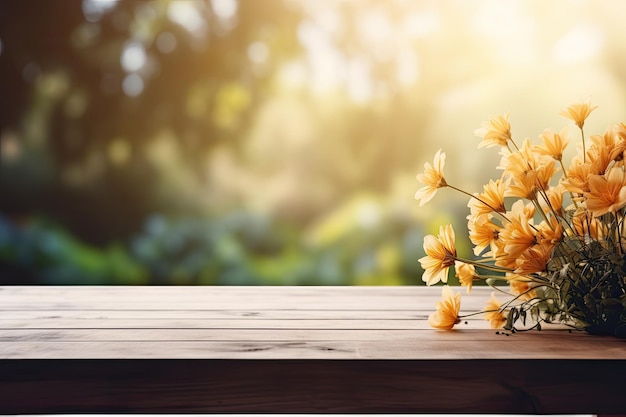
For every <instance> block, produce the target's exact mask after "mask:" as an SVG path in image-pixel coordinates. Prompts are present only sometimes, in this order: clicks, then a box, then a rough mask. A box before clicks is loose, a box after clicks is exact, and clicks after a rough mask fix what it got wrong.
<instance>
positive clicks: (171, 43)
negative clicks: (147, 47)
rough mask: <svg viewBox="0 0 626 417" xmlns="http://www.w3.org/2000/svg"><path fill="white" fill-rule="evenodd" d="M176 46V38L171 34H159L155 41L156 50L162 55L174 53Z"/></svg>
mask: <svg viewBox="0 0 626 417" xmlns="http://www.w3.org/2000/svg"><path fill="white" fill-rule="evenodd" d="M177 44H178V42H177V41H176V36H174V34H173V33H172V32H161V33H159V36H157V39H156V46H157V49H158V50H159V51H160V52H162V53H164V54H169V53H172V52H174V49H176V45H177Z"/></svg>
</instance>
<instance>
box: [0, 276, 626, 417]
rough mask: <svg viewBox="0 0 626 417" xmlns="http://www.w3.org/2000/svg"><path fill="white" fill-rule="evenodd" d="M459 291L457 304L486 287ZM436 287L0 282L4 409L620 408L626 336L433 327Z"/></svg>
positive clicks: (467, 308) (472, 302)
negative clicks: (34, 395)
mask: <svg viewBox="0 0 626 417" xmlns="http://www.w3.org/2000/svg"><path fill="white" fill-rule="evenodd" d="M457 290H460V291H462V293H463V299H462V305H461V310H462V312H466V313H467V312H472V311H476V310H480V309H481V308H482V307H483V306H484V304H485V303H486V301H487V300H488V298H489V294H490V292H491V291H492V290H491V289H489V288H480V287H479V288H475V289H474V290H473V291H472V294H471V295H470V296H467V295H465V289H457ZM440 294H441V288H440V287H432V288H426V287H94V286H67V287H66V286H62V287H41V286H33V287H0V413H24V412H96V411H98V412H99V411H115V412H120V411H121V412H124V411H131V412H181V411H182V412H215V411H218V412H223V411H226V412H231V411H233V412H242V411H244V412H320V411H321V412H507V413H519V412H522V413H524V412H541V413H572V412H577V413H599V412H600V413H605V414H606V413H609V414H618V413H621V412H626V405H622V403H623V401H621V396H622V395H623V392H624V389H625V388H626V340H621V339H617V338H613V337H601V336H591V335H588V334H585V333H583V332H570V331H568V330H567V329H565V328H550V329H544V330H542V331H540V332H539V331H532V332H525V333H516V334H513V335H505V334H503V333H500V334H498V333H497V332H496V331H495V330H493V329H490V328H489V323H488V322H486V321H485V320H484V319H483V318H482V317H481V316H476V317H472V318H468V319H467V321H466V322H463V323H461V324H459V325H457V328H456V329H455V330H453V331H438V330H434V329H431V328H430V327H429V326H428V323H427V319H428V315H429V314H430V313H431V312H432V311H433V309H434V306H435V303H436V302H437V300H439V298H440ZM155 384H156V385H155ZM55 387H57V388H55ZM85 387H87V388H85ZM141 387H150V388H141ZM590 387H591V388H590ZM26 388H28V390H26ZM166 388H167V389H166ZM357 388H358V389H357ZM183 389H184V393H183ZM32 390H35V391H32ZM103 390H104V391H103ZM155 390H156V391H155ZM172 390H174V391H173V392H174V393H172ZM451 390H452V391H451ZM586 390H591V391H589V392H587V391H586ZM32 392H37V393H38V395H40V396H42V397H41V398H39V399H38V400H36V401H33V399H32V397H31V398H30V399H29V397H30V395H31V393H32ZM70 392H73V393H70ZM81 392H82V393H83V394H80V393H81ZM166 392H167V394H165V393H166ZM199 392H202V395H199V394H198V393H199ZM207 392H210V394H208V393H207ZM618 392H619V394H618Z"/></svg>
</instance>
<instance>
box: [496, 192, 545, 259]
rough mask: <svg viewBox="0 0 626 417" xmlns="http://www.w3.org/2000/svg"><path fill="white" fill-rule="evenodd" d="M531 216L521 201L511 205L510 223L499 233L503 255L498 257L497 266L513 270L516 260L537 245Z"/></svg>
mask: <svg viewBox="0 0 626 417" xmlns="http://www.w3.org/2000/svg"><path fill="white" fill-rule="evenodd" d="M531 213H532V214H531ZM533 214H534V213H533V212H532V211H529V210H528V209H527V207H526V206H524V205H523V203H522V201H521V200H518V201H516V202H515V203H514V204H513V207H512V210H511V212H510V213H509V216H508V218H509V219H510V222H508V223H506V224H505V225H504V228H503V229H502V230H501V231H500V239H501V240H502V244H503V247H504V253H502V254H501V255H500V256H499V257H498V260H497V261H496V265H497V266H501V267H504V268H511V269H515V267H516V266H515V262H516V260H517V258H518V257H519V256H520V255H521V254H522V253H524V251H526V250H527V249H529V248H531V247H532V246H534V245H535V244H536V243H537V237H536V233H537V232H536V231H535V228H534V225H533V218H532V216H533Z"/></svg>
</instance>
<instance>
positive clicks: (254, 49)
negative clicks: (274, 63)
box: [248, 41, 270, 64]
mask: <svg viewBox="0 0 626 417" xmlns="http://www.w3.org/2000/svg"><path fill="white" fill-rule="evenodd" d="M269 54H270V50H269V48H268V47H267V45H266V44H265V43H264V42H259V41H257V42H253V43H252V44H251V45H250V46H249V47H248V58H250V60H251V61H252V62H256V63H258V64H261V63H263V62H265V61H266V60H267V58H268V57H269Z"/></svg>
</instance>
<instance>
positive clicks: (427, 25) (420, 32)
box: [401, 10, 441, 38]
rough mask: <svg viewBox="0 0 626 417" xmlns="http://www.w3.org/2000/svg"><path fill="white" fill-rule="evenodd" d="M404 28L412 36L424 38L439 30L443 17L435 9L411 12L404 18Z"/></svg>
mask: <svg viewBox="0 0 626 417" xmlns="http://www.w3.org/2000/svg"><path fill="white" fill-rule="evenodd" d="M401 26H402V30H403V31H404V33H406V34H407V35H408V36H409V37H411V38H423V37H426V36H428V35H430V34H432V33H433V32H436V31H437V30H439V27H440V26H441V19H440V17H439V14H437V12H435V11H434V10H428V11H425V12H421V13H411V14H409V15H408V16H406V17H405V18H404V21H403V22H402V24H401Z"/></svg>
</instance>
